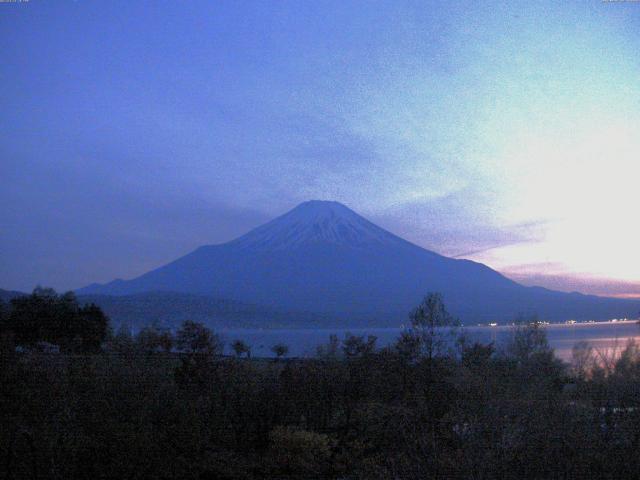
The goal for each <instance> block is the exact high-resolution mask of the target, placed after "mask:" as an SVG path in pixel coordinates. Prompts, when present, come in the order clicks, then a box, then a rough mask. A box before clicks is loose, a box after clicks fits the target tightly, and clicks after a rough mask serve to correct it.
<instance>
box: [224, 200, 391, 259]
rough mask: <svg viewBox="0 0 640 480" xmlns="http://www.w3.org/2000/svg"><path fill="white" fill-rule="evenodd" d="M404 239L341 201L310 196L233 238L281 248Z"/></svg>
mask: <svg viewBox="0 0 640 480" xmlns="http://www.w3.org/2000/svg"><path fill="white" fill-rule="evenodd" d="M398 242H402V243H404V240H402V239H400V238H398V237H396V236H395V235H393V234H391V233H389V232H387V231H386V230H384V229H382V228H380V227H378V226H376V225H374V224H373V223H371V222H370V221H368V220H367V219H365V218H364V217H361V216H360V215H358V214H357V213H356V212H354V211H353V210H351V209H350V208H349V207H347V206H345V205H343V204H342V203H340V202H335V201H329V200H309V201H306V202H303V203H301V204H299V205H298V206H296V207H295V208H293V209H292V210H289V211H288V212H287V213H285V214H284V215H281V216H280V217H277V218H275V219H274V220H272V221H270V222H268V223H266V224H264V225H262V226H260V227H258V228H256V229H254V230H252V231H250V232H249V233H247V234H246V235H243V236H242V237H240V238H238V239H236V240H234V241H232V242H231V243H232V244H234V245H236V246H239V247H251V248H260V249H266V250H281V249H286V248H292V247H300V246H303V245H309V244H333V245H341V246H348V247H362V246H366V245H373V244H378V245H380V244H389V243H398Z"/></svg>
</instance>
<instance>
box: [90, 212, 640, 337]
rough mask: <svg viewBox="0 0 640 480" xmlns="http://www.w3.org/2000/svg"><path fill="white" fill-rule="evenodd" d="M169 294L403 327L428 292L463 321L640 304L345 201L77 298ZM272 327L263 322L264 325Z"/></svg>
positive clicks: (606, 313)
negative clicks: (420, 231)
mask: <svg viewBox="0 0 640 480" xmlns="http://www.w3.org/2000/svg"><path fill="white" fill-rule="evenodd" d="M151 291H156V292H157V291H167V292H168V291H171V292H180V293H188V294H196V295H205V296H213V297H220V298H228V299H232V300H234V301H239V302H246V303H250V304H258V305H263V306H265V307H266V308H273V309H276V310H281V311H282V310H285V311H305V312H314V313H316V314H319V315H323V316H330V317H332V318H340V319H342V321H343V322H344V324H345V325H349V324H350V323H358V324H362V323H363V322H364V323H366V324H370V325H399V324H401V323H404V322H405V321H406V315H407V312H408V311H409V309H410V308H412V307H413V306H414V305H416V304H417V303H418V302H419V301H420V299H421V297H422V296H423V295H424V294H425V293H426V292H429V291H438V292H441V293H442V294H443V295H444V298H445V302H446V304H447V306H448V307H449V308H450V310H451V311H452V312H453V313H454V314H455V315H458V316H459V317H460V318H461V319H462V320H463V321H466V322H486V321H493V320H496V321H505V320H512V319H513V318H515V317H516V316H518V315H522V314H524V315H528V314H534V313H537V314H538V315H539V316H540V317H541V318H543V319H546V320H551V321H558V320H566V319H569V318H575V319H594V320H597V319H607V318H611V317H625V316H626V317H631V316H633V315H635V314H636V313H637V311H638V310H639V307H640V301H633V300H622V299H612V298H602V297H595V296H588V295H580V294H568V293H562V292H555V291H551V290H547V289H544V288H540V287H524V286H522V285H520V284H518V283H516V282H514V281H512V280H510V279H508V278H506V277H505V276H503V275H502V274H500V273H498V272H496V271H494V270H492V269H490V268H489V267H487V266H485V265H482V264H480V263H476V262H472V261H469V260H461V259H452V258H447V257H444V256H442V255H439V254H437V253H435V252H432V251H429V250H425V249H424V248H421V247H419V246H417V245H414V244H412V243H410V242H408V241H406V240H404V239H402V238H400V237H398V236H396V235H394V234H392V233H390V232H388V231H386V230H384V229H382V228H380V227H378V226H377V225H375V224H373V223H371V222H370V221H368V220H367V219H365V218H363V217H361V216H360V215H358V214H357V213H355V212H354V211H353V210H351V209H349V208H348V207H346V206H345V205H342V204H341V203H338V202H330V201H319V200H313V201H309V202H305V203H302V204H300V205H298V206H297V207H295V208H294V209H292V210H290V211H289V212H287V213H285V214H284V215H282V216H280V217H277V218H275V219H274V220H272V221H270V222H268V223H266V224H264V225H262V226H260V227H257V228H255V229H253V230H251V231H250V232H248V233H247V234H245V235H243V236H241V237H239V238H237V239H235V240H232V241H230V242H227V243H224V244H220V245H208V246H203V247H200V248H198V249H196V250H195V251H193V252H191V253H190V254H188V255H185V256H184V257H181V258H179V259H177V260H175V261H174V262H171V263H169V264H167V265H164V266H162V267H160V268H158V269H155V270H152V271H150V272H148V273H146V274H144V275H141V276H140V277H137V278H134V279H132V280H116V281H114V282H111V283H108V284H105V285H96V284H94V285H91V286H88V287H85V288H83V289H80V290H79V291H78V293H80V294H105V295H131V294H137V293H143V292H151ZM267 323H268V322H266V321H265V325H267Z"/></svg>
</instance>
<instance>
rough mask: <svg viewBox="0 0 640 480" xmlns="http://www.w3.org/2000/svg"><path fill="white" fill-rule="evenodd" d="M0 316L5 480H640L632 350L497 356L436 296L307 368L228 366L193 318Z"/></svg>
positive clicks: (38, 306)
mask: <svg viewBox="0 0 640 480" xmlns="http://www.w3.org/2000/svg"><path fill="white" fill-rule="evenodd" d="M0 314H1V315H0V339H1V340H0V385H2V388H1V389H0V478H3V479H4V478H6V479H38V478H47V479H49V478H52V479H57V478H59V479H70V480H72V479H86V478H145V479H146V478H155V479H174V478H175V479H183V478H192V479H205V478H206V479H208V478H212V479H223V478H249V479H250V478H335V479H338V478H363V479H371V478H373V479H375V478H381V479H382V478H420V479H422V478H476V479H494V478H538V479H549V478H563V479H564V478H586V477H589V478H638V476H639V473H638V472H640V457H638V455H637V452H638V449H639V448H640V435H638V432H640V410H639V407H640V395H639V393H640V349H639V348H638V346H636V345H635V344H633V343H631V344H629V345H628V346H627V348H626V349H625V350H624V351H623V352H622V355H621V356H620V358H619V359H617V360H615V361H614V360H613V359H610V358H606V357H597V356H595V355H594V351H593V350H592V349H591V348H590V347H589V345H588V344H585V343H583V344H579V345H577V346H576V348H575V349H574V355H573V357H574V364H573V365H571V366H569V365H565V364H563V363H561V362H560V361H559V360H557V359H556V358H555V356H554V354H553V351H552V350H551V349H550V348H549V346H548V343H547V341H546V336H545V332H544V330H543V327H542V326H541V325H540V324H539V323H538V322H527V323H523V324H522V325H521V326H519V327H518V328H516V329H515V330H514V335H513V338H512V339H511V341H510V343H509V344H508V345H507V346H506V347H505V348H504V350H502V351H495V350H494V347H493V345H481V344H477V343H474V344H470V343H468V342H467V341H465V339H464V336H462V335H459V334H456V333H455V332H456V331H457V330H456V326H455V324H456V322H455V320H454V319H453V318H452V317H451V316H449V315H448V313H447V311H446V309H445V308H444V304H443V303H442V299H441V297H440V296H439V295H437V294H430V295H428V296H427V297H425V299H424V301H423V302H422V303H421V304H420V305H419V306H418V307H416V308H415V309H414V310H413V311H412V313H411V315H410V320H411V324H412V328H411V329H409V330H407V331H405V332H404V333H403V335H402V336H401V337H400V339H399V340H398V341H397V342H396V343H395V344H394V345H391V346H389V347H387V348H384V349H378V348H376V339H375V337H368V338H364V337H356V336H347V337H345V338H344V339H341V340H340V339H338V338H336V337H330V338H329V339H328V343H327V344H325V345H323V346H322V347H320V348H319V349H318V352H317V356H316V358H312V359H287V358H286V357H287V351H288V349H287V346H286V345H274V346H273V352H274V354H275V355H276V358H275V359H269V360H267V359H252V358H251V349H250V348H249V346H247V345H245V344H244V343H243V342H242V341H239V340H238V341H234V342H233V343H232V349H233V350H234V351H235V353H236V355H235V356H234V357H223V356H221V354H220V352H221V351H222V344H221V341H220V339H219V337H218V336H217V335H215V334H214V333H213V332H212V331H211V330H209V329H207V328H206V327H204V326H203V325H202V324H199V323H196V322H191V321H187V322H184V323H183V325H182V326H181V328H180V329H179V330H177V331H176V332H171V331H168V330H158V329H156V328H146V329H144V330H142V331H140V332H139V333H138V334H137V335H136V336H135V337H131V336H130V335H129V334H128V333H127V331H126V330H121V331H119V332H118V333H117V334H115V335H114V334H113V333H112V332H110V330H109V328H108V325H107V323H106V322H107V319H106V317H105V316H104V315H103V314H102V312H101V310H100V309H99V308H98V307H96V306H95V305H85V306H81V305H79V304H78V303H77V300H76V298H75V297H74V295H73V294H64V295H58V294H56V293H55V292H54V291H52V290H48V289H39V290H36V291H34V293H33V294H32V295H30V296H25V297H20V298H16V299H14V300H12V302H11V304H10V305H9V306H6V305H4V306H2V308H1V309H0ZM442 325H449V326H450V327H451V328H450V329H445V330H443V329H438V328H436V327H438V326H442ZM444 332H446V333H444ZM443 335H447V336H449V335H458V338H457V342H456V343H455V345H456V346H455V347H453V348H452V347H451V345H452V343H451V339H450V338H444V337H443Z"/></svg>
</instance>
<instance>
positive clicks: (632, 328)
mask: <svg viewBox="0 0 640 480" xmlns="http://www.w3.org/2000/svg"><path fill="white" fill-rule="evenodd" d="M543 328H544V329H545V330H546V332H547V338H548V340H549V344H550V345H551V347H553V348H554V350H555V352H556V355H557V356H558V357H559V358H561V359H563V360H565V361H570V360H571V349H572V348H573V346H574V345H575V344H576V343H577V342H579V341H587V342H589V343H590V344H591V345H592V346H593V348H594V351H596V352H599V353H601V354H603V355H615V354H616V353H619V352H620V351H621V350H622V349H624V347H625V345H626V343H627V341H628V340H629V339H632V338H635V339H636V340H637V341H640V326H639V325H638V323H636V322H635V321H619V322H596V323H575V324H570V325H569V324H550V325H544V326H543ZM462 329H463V331H464V332H465V333H466V334H467V336H468V337H469V338H470V340H471V341H480V342H483V343H489V342H494V343H495V345H496V346H497V347H498V348H500V347H501V346H503V345H504V344H505V343H506V342H508V340H509V339H510V338H511V336H512V335H513V326H511V325H500V326H495V327H488V326H466V327H462ZM400 332H402V329H401V328H351V329H348V328H345V329H336V328H333V329H315V330H311V329H273V330H270V329H224V330H220V331H219V332H218V333H219V334H220V335H221V337H222V339H223V340H224V342H225V353H227V354H231V353H232V351H231V347H230V345H229V344H230V343H231V342H232V341H233V340H236V339H240V340H244V341H245V342H246V343H247V344H249V345H250V346H251V353H252V355H253V356H256V357H273V356H274V355H273V353H272V352H271V347H272V346H273V345H275V344H277V343H284V344H285V345H287V346H288V347H289V354H288V356H289V357H312V356H314V355H315V354H316V349H317V347H318V346H319V345H322V344H326V343H327V342H328V341H329V336H330V335H332V334H335V335H337V336H338V338H339V339H340V340H342V339H343V338H344V337H345V335H347V334H348V333H351V334H353V335H365V336H367V335H374V336H376V337H377V338H378V340H377V346H378V347H384V346H386V345H389V344H390V343H393V342H395V341H396V340H397V338H398V336H399V335H400Z"/></svg>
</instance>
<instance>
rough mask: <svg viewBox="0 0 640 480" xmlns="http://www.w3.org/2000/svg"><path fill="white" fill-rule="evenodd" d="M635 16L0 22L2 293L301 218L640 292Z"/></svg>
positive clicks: (316, 15)
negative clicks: (344, 221)
mask: <svg viewBox="0 0 640 480" xmlns="http://www.w3.org/2000/svg"><path fill="white" fill-rule="evenodd" d="M639 31H640V3H636V2H600V1H583V0H582V1H576V2H551V1H548V2H538V1H531V2H424V1H420V2H397V1H393V2H345V1H339V2H239V1H235V2H211V1H198V0H195V1H190V2H177V1H171V2H170V1H161V0H160V1H136V0H128V1H117V0H115V1H109V2H98V1H82V0H77V1H72V0H68V1H67V0H58V1H55V2H51V1H46V2H45V1H39V0H31V1H29V2H28V3H16V4H13V3H11V4H8V3H7V4H0V40H1V41H2V45H3V48H2V51H1V53H0V60H1V62H0V74H1V78H2V87H3V88H2V90H1V91H0V104H1V105H2V108H0V124H1V125H2V128H1V129H0V162H1V163H0V169H1V170H0V201H1V205H2V212H1V213H2V215H1V218H2V220H0V222H2V223H1V225H0V227H1V228H0V232H1V233H0V265H1V266H2V268H1V270H0V272H1V273H0V287H1V288H14V289H22V290H29V289H31V288H32V287H33V286H34V285H35V284H36V283H41V284H45V285H51V286H54V287H56V288H58V289H67V288H77V287H80V286H83V285H86V284H88V283H91V282H94V281H99V282H103V281H108V280H111V279H113V278H116V277H122V278H130V277H133V276H136V275H138V274H141V273H143V272H145V271H147V270H149V269H151V268H153V267H156V266H158V265H160V264H163V263H165V262H167V261H170V260H172V259H174V258H176V257H178V256H180V255H182V254H184V253H187V252H189V251H190V250H192V249H194V248H195V247H197V246H199V245H202V244H212V243H219V242H224V241H227V240H230V239H232V238H234V237H235V236H238V235H240V234H242V233H244V232H246V231H247V230H248V229H250V228H252V227H254V226H257V225H258V224H260V223H262V222H264V221H266V220H268V219H270V218H272V217H274V216H276V215H279V214H281V213H283V212H285V211H286V210H288V209H290V208H292V207H293V206H295V205H296V204H297V203H299V202H301V201H304V200H308V199H312V198H318V199H332V200H338V201H341V202H343V203H345V204H347V205H348V206H350V207H351V208H352V209H354V210H356V211H357V212H359V213H361V214H363V215H365V216H366V217H368V218H369V219H371V220H372V221H374V222H376V223H378V224H380V225H381V226H383V227H385V228H387V229H389V230H391V231H392V232H394V233H397V234H399V235H401V236H404V237H406V238H407V239H409V240H411V241H413V242H415V243H417V244H419V245H422V246H424V247H427V248H430V249H433V250H436V251H438V252H441V253H444V254H447V255H451V256H459V257H465V258H472V259H474V260H478V261H482V262H484V263H487V264H488V265H490V266H492V267H494V268H496V269H498V270H500V271H503V272H505V273H507V274H508V275H510V276H512V277H514V278H516V279H517V280H520V281H522V282H524V283H536V284H543V285H548V286H552V287H554V288H560V289H566V290H580V291H588V292H594V293H602V294H615V295H634V294H638V295H640V256H638V255H637V245H638V244H639V243H640V242H639V240H640V227H639V226H638V225H637V221H636V220H635V217H636V216H637V213H636V210H637V204H638V200H637V198H638V196H637V192H638V188H637V180H636V179H637V178H638V175H637V174H638V173H640V167H638V165H637V164H638V159H639V157H640V135H638V129H639V128H640V82H639V79H640V56H638V55H637V52H638V51H640V35H639V34H638V32H639Z"/></svg>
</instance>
